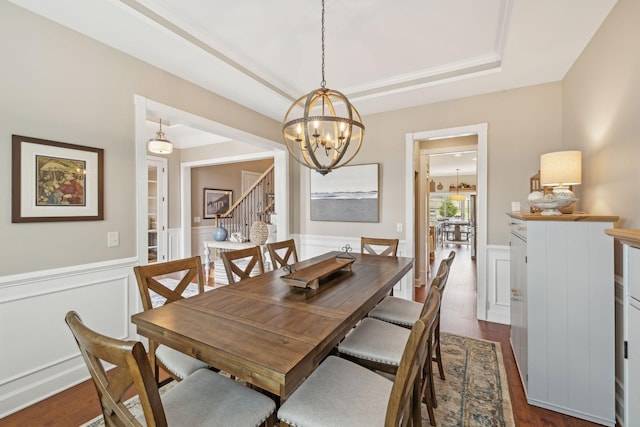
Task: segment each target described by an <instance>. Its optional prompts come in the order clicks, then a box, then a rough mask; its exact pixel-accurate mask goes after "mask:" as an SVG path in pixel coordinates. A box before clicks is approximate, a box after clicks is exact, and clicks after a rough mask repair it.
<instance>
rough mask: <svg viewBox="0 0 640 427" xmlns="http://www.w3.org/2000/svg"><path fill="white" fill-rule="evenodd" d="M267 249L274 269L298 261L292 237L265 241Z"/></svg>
mask: <svg viewBox="0 0 640 427" xmlns="http://www.w3.org/2000/svg"><path fill="white" fill-rule="evenodd" d="M267 250H268V251H269V256H270V257H271V263H272V264H273V269H274V270H275V269H278V268H280V267H284V266H286V265H290V264H295V263H297V262H298V252H297V251H296V242H295V240H293V239H289V240H283V241H281V242H273V243H267Z"/></svg>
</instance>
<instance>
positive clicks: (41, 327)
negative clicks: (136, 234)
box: [0, 258, 141, 418]
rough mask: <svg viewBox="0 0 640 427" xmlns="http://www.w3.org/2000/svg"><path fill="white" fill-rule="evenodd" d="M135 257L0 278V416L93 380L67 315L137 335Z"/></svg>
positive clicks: (109, 331)
mask: <svg viewBox="0 0 640 427" xmlns="http://www.w3.org/2000/svg"><path fill="white" fill-rule="evenodd" d="M136 264H137V258H128V259H120V260H114V261H108V262H102V263H95V264H87V265H80V266H73V267H68V268H60V269H53V270H45V271H37V272H32V273H26V274H20V275H13V276H3V277H0V343H2V349H1V350H0V418H2V417H4V416H6V415H8V414H10V413H13V412H15V411H17V410H19V409H22V408H24V407H26V406H29V405H31V404H33V403H35V402H38V401H40V400H42V399H44V398H46V397H48V396H51V395H53V394H55V393H57V392H59V391H61V390H64V389H66V388H68V387H70V386H71V385H74V384H77V383H79V382H81V381H84V380H86V379H87V378H89V373H88V371H87V368H86V365H85V363H84V361H83V360H82V357H81V356H80V352H79V351H78V347H77V346H76V343H75V341H74V339H73V336H72V335H71V332H70V331H69V329H68V327H67V325H66V323H65V321H64V316H65V314H66V313H67V311H69V310H75V311H77V312H78V313H79V314H80V316H81V317H82V318H83V319H84V320H85V321H86V322H87V323H88V324H89V325H91V327H92V328H95V329H96V330H98V331H100V332H102V333H105V334H106V335H110V336H113V337H117V338H136V334H135V328H134V327H133V326H132V325H131V322H130V320H129V319H130V317H131V315H132V314H134V313H136V312H138V311H140V309H141V308H139V303H138V301H139V297H138V289H137V285H136V282H135V277H134V276H133V266H134V265H136Z"/></svg>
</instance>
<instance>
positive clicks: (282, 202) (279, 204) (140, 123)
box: [134, 95, 289, 265]
mask: <svg viewBox="0 0 640 427" xmlns="http://www.w3.org/2000/svg"><path fill="white" fill-rule="evenodd" d="M148 115H150V116H154V117H163V118H166V119H167V120H169V121H171V122H176V123H184V124H185V125H188V126H191V127H194V128H196V129H200V130H203V131H205V132H209V133H212V134H215V135H220V136H223V137H227V138H229V139H231V140H235V141H242V142H244V143H247V144H250V145H252V146H254V147H256V153H249V154H243V155H237V156H232V157H225V158H215V159H202V160H200V161H196V162H189V164H186V163H182V162H181V164H180V169H181V170H180V174H181V177H182V178H186V175H188V181H189V184H190V183H191V174H190V168H191V167H194V166H206V165H211V164H222V163H233V162H243V161H247V160H254V159H257V158H269V157H273V160H274V174H275V188H274V193H275V210H276V212H278V215H277V224H276V228H277V230H278V236H277V237H278V239H284V238H285V236H286V235H287V233H288V230H289V227H288V225H289V197H288V188H289V157H288V152H287V150H286V147H285V146H284V145H283V144H281V143H278V142H274V141H271V140H269V139H266V138H263V137H261V136H258V135H254V134H251V133H249V132H245V131H242V130H240V129H236V128H233V127H230V126H227V125H225V124H223V123H219V122H215V121H213V120H209V119H207V118H204V117H201V116H197V115H195V114H192V113H188V112H186V111H182V110H179V109H177V108H174V107H171V106H168V105H165V104H161V103H159V102H156V101H153V100H150V99H148V98H145V97H144V96H141V95H135V96H134V124H135V145H136V146H135V156H136V217H137V222H136V239H137V241H136V248H137V258H138V264H140V265H145V264H146V257H147V253H146V240H145V239H146V221H147V214H148V207H147V196H148V192H147V167H146V162H147V140H148V136H147V127H146V120H147V116H148ZM180 185H181V208H180V235H181V239H180V242H181V244H180V247H179V252H180V253H179V255H178V256H180V257H188V256H191V197H190V194H191V193H190V191H191V188H190V187H189V190H188V192H187V193H186V194H185V182H184V181H183V182H181V184H180ZM167 220H168V218H167Z"/></svg>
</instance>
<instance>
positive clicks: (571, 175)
mask: <svg viewBox="0 0 640 427" xmlns="http://www.w3.org/2000/svg"><path fill="white" fill-rule="evenodd" d="M581 182H582V152H580V151H556V152H555V153H547V154H543V155H542V156H540V184H542V185H548V186H561V185H576V184H580V183H581Z"/></svg>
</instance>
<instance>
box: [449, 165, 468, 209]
mask: <svg viewBox="0 0 640 427" xmlns="http://www.w3.org/2000/svg"><path fill="white" fill-rule="evenodd" d="M459 177H460V169H456V194H453V195H451V196H449V198H450V199H451V200H455V201H458V202H460V201H462V200H467V196H465V195H464V194H460V191H459V189H460V184H459V183H458V178H459Z"/></svg>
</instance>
